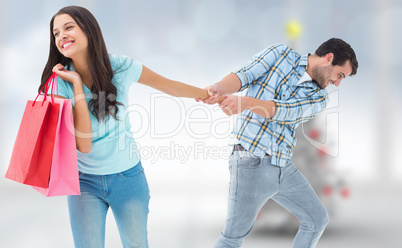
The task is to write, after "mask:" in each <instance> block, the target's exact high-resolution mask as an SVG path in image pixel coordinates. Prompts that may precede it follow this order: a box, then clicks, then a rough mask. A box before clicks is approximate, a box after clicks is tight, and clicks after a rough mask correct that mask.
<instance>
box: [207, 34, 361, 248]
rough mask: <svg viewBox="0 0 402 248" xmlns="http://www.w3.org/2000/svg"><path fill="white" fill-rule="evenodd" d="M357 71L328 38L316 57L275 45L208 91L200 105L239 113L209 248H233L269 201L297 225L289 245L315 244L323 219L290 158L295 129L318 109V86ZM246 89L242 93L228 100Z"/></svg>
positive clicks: (322, 103) (350, 56)
mask: <svg viewBox="0 0 402 248" xmlns="http://www.w3.org/2000/svg"><path fill="white" fill-rule="evenodd" d="M357 68H358V62H357V59H356V55H355V53H354V51H353V49H352V48H351V47H350V45H349V44H347V43H346V42H344V41H343V40H341V39H337V38H332V39H330V40H328V41H326V42H324V43H323V44H322V45H321V46H320V47H319V48H318V49H317V50H316V52H315V54H313V55H310V54H309V55H304V56H301V55H299V54H297V53H296V52H294V51H293V50H292V49H291V48H289V47H287V46H285V45H283V44H276V45H273V46H271V47H268V48H267V49H265V50H263V51H261V52H260V53H258V54H257V55H255V56H254V57H253V58H252V59H251V61H249V62H248V63H247V64H246V65H245V66H244V67H243V68H242V69H240V70H238V71H236V72H234V73H231V74H229V75H227V76H226V77H224V78H223V79H222V80H221V81H219V82H217V83H215V84H214V85H212V86H210V87H208V88H207V89H208V92H209V94H210V97H209V98H208V99H206V100H203V102H204V103H207V104H215V103H217V102H218V99H219V101H220V103H219V106H220V107H221V108H222V110H223V112H224V113H225V114H227V115H233V114H239V115H238V118H237V122H236V125H235V127H234V134H235V136H236V139H237V141H236V142H235V144H234V149H233V153H232V155H231V156H230V159H229V169H230V188H229V202H228V212H227V219H226V223H225V227H224V229H223V232H222V233H221V235H220V237H219V239H218V241H217V243H216V244H215V248H222V247H240V246H241V245H242V243H243V239H244V237H245V236H246V235H247V234H248V233H249V232H250V231H251V229H252V227H253V225H254V222H255V220H256V217H257V214H258V213H259V211H260V209H261V208H262V206H263V205H264V203H265V202H266V201H267V200H268V199H273V200H274V201H276V202H277V203H279V204H280V205H281V206H283V207H284V208H285V209H287V210H288V211H290V212H291V213H292V214H293V215H295V216H296V217H297V218H298V220H299V221H300V227H299V231H298V233H297V235H296V237H295V239H294V241H293V247H294V248H309V247H315V246H316V244H317V242H318V240H319V238H320V237H321V235H322V233H323V231H324V229H325V227H326V225H327V223H328V214H327V211H326V210H325V208H324V206H323V205H322V203H321V202H320V200H319V199H318V197H317V195H316V194H315V192H314V190H313V189H312V188H311V186H310V184H309V182H308V181H307V180H306V178H305V177H304V176H303V175H302V174H301V173H300V172H299V171H298V170H297V168H296V167H295V166H294V164H293V163H292V161H291V158H292V153H293V148H294V146H295V145H296V138H295V131H296V128H297V127H298V125H299V124H300V123H302V122H305V121H308V120H310V119H312V118H313V117H314V116H315V115H317V114H318V113H320V112H321V111H323V110H324V109H325V107H326V105H327V102H328V93H327V91H326V90H325V88H326V87H327V86H328V85H330V84H333V85H335V86H339V84H340V82H341V81H342V80H343V79H344V78H346V77H348V76H350V75H355V74H356V71H357ZM246 88H248V90H247V94H246V96H236V95H231V94H232V93H235V92H237V91H242V90H244V89H246ZM222 99H223V100H222Z"/></svg>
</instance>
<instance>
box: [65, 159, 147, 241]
mask: <svg viewBox="0 0 402 248" xmlns="http://www.w3.org/2000/svg"><path fill="white" fill-rule="evenodd" d="M80 186H81V195H74V196H68V198H67V199H68V208H69V212H70V222H71V228H72V231H73V236H74V244H75V247H76V248H102V247H104V246H105V245H104V243H105V222H106V213H107V211H108V209H109V207H110V208H111V209H112V211H113V216H114V219H115V220H116V224H117V227H118V229H119V233H120V239H121V241H122V243H123V247H124V248H134V247H135V248H147V247H148V239H147V220H148V212H149V210H148V204H149V198H150V196H149V188H148V183H147V180H146V178H145V174H144V169H143V168H142V165H141V162H139V163H138V164H137V165H136V166H134V167H132V168H131V169H128V170H126V171H123V172H121V173H116V174H111V175H103V176H100V175H91V174H84V173H81V172H80Z"/></svg>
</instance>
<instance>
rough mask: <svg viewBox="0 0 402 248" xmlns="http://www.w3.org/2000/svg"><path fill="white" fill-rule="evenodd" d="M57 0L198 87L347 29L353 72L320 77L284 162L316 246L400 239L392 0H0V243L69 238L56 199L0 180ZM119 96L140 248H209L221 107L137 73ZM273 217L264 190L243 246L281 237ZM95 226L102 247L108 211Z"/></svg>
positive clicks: (220, 197)
mask: <svg viewBox="0 0 402 248" xmlns="http://www.w3.org/2000/svg"><path fill="white" fill-rule="evenodd" d="M67 5H80V6H83V7H86V8H88V9H89V10H90V11H91V12H92V13H93V14H94V15H95V17H96V18H97V20H98V22H99V24H100V26H101V28H102V31H103V35H104V38H105V40H106V43H107V46H108V50H109V53H113V54H124V55H127V56H130V57H133V58H135V59H136V60H138V61H140V62H141V63H143V64H144V65H146V66H147V67H149V68H151V69H153V70H154V71H156V72H158V73H160V74H162V75H164V76H166V77H169V78H172V79H176V80H180V81H183V82H186V83H188V84H192V85H194V86H198V87H201V88H204V87H206V86H208V85H210V84H212V83H214V82H216V81H217V80H219V79H221V78H222V77H224V76H225V75H227V74H228V73H229V72H231V71H234V70H236V69H238V68H239V67H240V66H242V65H244V64H245V63H246V62H247V61H248V60H249V59H250V58H251V56H253V55H254V54H256V53H257V52H259V51H260V50H262V49H264V48H265V47H267V46H269V45H271V44H274V43H277V42H282V43H285V44H288V45H289V46H291V47H293V48H294V49H295V50H296V51H298V52H299V53H300V54H306V53H314V51H315V49H316V48H317V47H318V46H319V45H320V44H321V43H322V42H324V41H326V40H327V39H329V38H332V37H338V38H342V39H344V40H345V41H347V42H348V43H349V44H350V45H351V46H352V47H353V48H354V50H355V52H356V54H357V58H358V60H359V69H358V73H357V75H356V76H353V77H350V78H348V79H346V80H344V81H343V82H342V83H341V87H339V88H336V87H334V86H329V88H328V91H329V92H330V93H331V94H330V96H331V97H330V99H331V104H330V106H328V109H327V110H326V111H325V112H323V113H322V114H320V116H319V117H318V118H317V119H316V120H315V122H312V123H310V125H307V124H306V125H301V126H300V127H299V144H298V145H300V147H298V149H300V152H298V153H297V154H295V158H294V160H295V163H296V166H298V167H299V168H301V170H303V172H304V173H305V176H306V177H307V178H308V179H309V180H310V182H311V183H312V184H313V186H314V185H316V186H315V188H316V191H317V193H318V194H319V195H320V197H321V198H322V200H323V202H324V203H325V204H326V205H327V208H328V210H329V211H330V214H331V221H330V224H329V225H328V228H327V230H326V232H325V233H324V235H323V237H322V239H321V240H320V242H319V244H318V247H322V248H332V247H343V248H355V247H365V248H374V247H381V248H382V247H386V248H394V247H395V248H397V247H398V248H399V247H402V238H401V235H400V234H399V232H400V230H401V228H402V213H401V210H400V206H401V205H402V198H401V196H402V183H401V179H402V163H401V160H400V158H399V157H398V154H399V152H400V151H399V149H401V148H402V146H401V145H400V141H401V138H402V135H401V133H402V131H401V128H400V126H399V125H400V123H401V122H402V111H401V110H400V107H398V106H401V100H402V98H401V93H400V92H401V91H400V90H402V87H401V85H398V83H397V82H398V79H397V78H398V75H399V74H398V71H399V70H400V69H401V68H402V61H401V57H402V52H401V44H402V32H401V31H400V26H401V25H402V2H401V1H399V0H354V1H350V0H325V1H322V0H305V1H298V0H283V1H273V0H148V1H143V0H141V1H137V0H116V1H109V0H87V1H75V0H58V1H54V0H36V1H29V0H25V1H23V0H13V1H6V0H0V82H1V91H0V94H1V95H0V115H1V116H3V117H2V118H1V119H0V123H1V127H2V128H1V130H0V134H1V136H0V137H2V138H1V140H2V142H1V149H0V175H1V176H0V247H1V248H22V247H49V248H54V247H57V248H69V247H73V242H72V235H71V232H70V227H69V220H68V211H67V204H66V198H65V197H53V198H46V197H44V196H42V195H41V194H39V193H38V192H36V191H35V190H33V189H32V188H30V187H29V186H26V185H21V184H18V183H16V182H13V181H10V180H8V179H5V178H4V174H5V172H6V170H7V167H8V163H9V160H10V157H11V152H12V148H13V144H14V140H15V137H16V135H17V132H18V127H19V123H20V121H21V118H22V113H23V110H24V108H25V104H26V101H27V100H28V99H29V100H31V99H33V98H34V97H35V96H36V92H37V88H38V85H39V81H40V77H41V73H42V70H43V67H44V65H45V63H46V60H47V56H48V48H49V21H50V19H51V17H52V16H53V14H54V13H56V12H57V11H58V10H59V9H60V8H62V7H64V6H67ZM130 97H131V99H130V101H131V102H130V116H129V118H131V120H132V122H133V131H134V132H135V135H136V141H137V143H138V144H139V147H140V151H141V155H142V162H143V166H144V168H145V171H146V175H147V178H148V182H149V185H150V190H151V202H150V215H149V226H148V233H149V243H150V247H153V248H204V247H212V246H213V244H214V242H215V240H216V238H217V237H218V236H219V233H220V232H221V230H222V228H223V224H224V220H225V216H226V206H227V205H226V204H227V203H226V201H227V191H228V180H229V172H228V169H227V157H228V151H230V150H229V148H228V146H227V144H228V140H229V138H230V132H231V127H232V126H233V121H234V119H233V117H231V118H229V117H226V116H225V115H224V114H223V113H221V112H220V111H219V109H218V108H217V107H216V106H204V105H202V104H201V103H197V102H195V101H194V100H192V99H174V98H172V97H168V96H165V95H163V94H161V93H160V92H158V91H155V90H153V89H150V88H147V87H145V86H143V85H139V84H134V85H133V86H132V87H131V89H130ZM295 153H296V152H295ZM308 156H311V157H308ZM285 215H286V213H282V212H280V211H278V210H277V209H276V208H275V206H274V204H273V203H272V202H268V204H266V206H265V207H264V208H263V211H262V212H261V215H260V217H259V218H258V220H257V222H256V225H255V227H254V229H253V230H252V232H251V233H250V234H249V235H248V236H247V238H246V239H245V242H244V245H243V247H245V248H251V247H253V248H254V247H291V243H292V238H293V236H294V234H295V231H296V230H295V228H294V224H295V223H294V222H295V220H294V219H292V218H290V219H289V218H287V217H286V216H285ZM106 233H107V234H106V247H113V248H115V247H121V244H120V241H119V235H118V231H117V228H116V226H115V224H114V221H113V215H112V213H111V211H110V212H109V215H108V222H107V230H106Z"/></svg>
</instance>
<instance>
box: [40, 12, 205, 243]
mask: <svg viewBox="0 0 402 248" xmlns="http://www.w3.org/2000/svg"><path fill="white" fill-rule="evenodd" d="M50 32H51V38H50V51H49V58H48V61H47V64H46V66H45V69H44V71H43V74H42V83H41V86H40V88H41V87H42V86H43V85H44V84H45V82H46V80H47V79H48V78H49V77H50V76H51V74H52V73H53V72H54V73H56V74H57V75H58V77H59V80H58V94H59V96H60V97H62V98H68V99H71V100H72V104H73V116H74V126H75V135H76V143H77V150H78V151H77V155H78V167H79V176H80V186H81V195H78V196H68V207H69V213H70V222H71V228H72V231H73V236H74V243H75V246H76V247H85V248H91V247H94V248H99V247H104V239H105V238H104V237H105V220H106V213H107V211H108V208H109V207H110V208H111V209H112V211H113V215H114V218H115V220H116V224H117V227H118V229H119V233H120V237H121V241H122V243H123V246H124V247H148V241H147V218H148V203H149V197H150V196H149V189H148V184H147V180H146V178H145V175H144V170H143V168H142V165H141V162H140V158H139V157H138V152H133V151H132V150H130V149H133V147H135V141H134V140H133V135H132V133H131V132H130V127H131V125H130V123H129V118H128V116H127V113H126V110H125V108H126V107H127V105H128V89H129V87H130V85H131V83H132V82H137V81H138V82H139V83H142V84H145V85H148V86H151V87H153V88H155V89H158V90H160V91H163V92H165V93H168V94H170V95H173V96H180V97H191V98H206V97H208V93H207V92H206V91H205V90H201V89H198V88H196V87H192V86H189V85H186V84H183V83H180V82H177V81H172V80H169V79H166V78H164V77H162V76H160V75H158V74H156V73H155V72H153V71H151V70H150V69H148V68H147V67H145V66H143V65H141V64H140V63H139V62H137V61H135V60H133V59H131V58H129V57H125V56H116V55H108V53H107V50H106V46H105V43H104V40H103V37H102V33H101V30H100V27H99V25H98V23H97V21H96V19H95V18H94V16H93V15H92V14H91V13H90V12H89V11H88V10H87V9H85V8H82V7H77V6H69V7H65V8H62V9H61V10H60V11H59V12H57V13H56V14H55V15H54V16H53V18H52V19H51V21H50ZM40 88H39V89H40ZM133 144H134V145H133Z"/></svg>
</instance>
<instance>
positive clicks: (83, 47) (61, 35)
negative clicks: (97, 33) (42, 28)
mask: <svg viewBox="0 0 402 248" xmlns="http://www.w3.org/2000/svg"><path fill="white" fill-rule="evenodd" d="M53 35H54V37H55V44H56V47H57V49H58V50H59V51H60V53H61V54H63V55H64V56H65V57H67V58H70V59H72V60H75V59H78V58H80V57H82V58H86V57H87V53H88V38H87V36H86V34H85V33H84V31H83V30H82V29H81V28H80V27H79V26H78V24H77V23H76V22H75V21H74V19H73V18H72V17H71V16H70V15H68V14H61V15H58V16H56V17H55V19H54V22H53Z"/></svg>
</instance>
